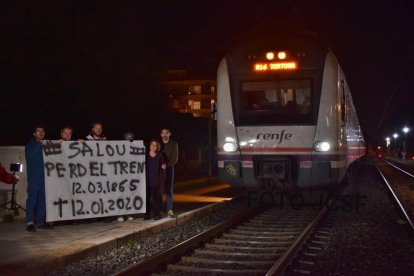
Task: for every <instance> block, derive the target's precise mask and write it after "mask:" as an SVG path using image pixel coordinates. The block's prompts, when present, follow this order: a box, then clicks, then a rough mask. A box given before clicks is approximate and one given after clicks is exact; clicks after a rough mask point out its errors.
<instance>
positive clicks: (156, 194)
mask: <svg viewBox="0 0 414 276" xmlns="http://www.w3.org/2000/svg"><path fill="white" fill-rule="evenodd" d="M160 148H161V145H160V142H158V141H157V140H155V139H153V140H151V141H150V144H149V152H148V155H147V159H146V177H147V180H146V183H147V187H146V188H147V211H146V214H145V216H144V220H148V219H150V215H151V211H152V212H153V214H154V220H159V219H160V218H161V215H160V211H161V206H162V194H163V187H164V184H165V170H166V168H167V165H166V163H165V162H164V157H163V155H162V154H161V153H160Z"/></svg>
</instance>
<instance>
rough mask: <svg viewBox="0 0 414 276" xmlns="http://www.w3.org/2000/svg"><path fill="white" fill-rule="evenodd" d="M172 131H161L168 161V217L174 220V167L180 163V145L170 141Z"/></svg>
mask: <svg viewBox="0 0 414 276" xmlns="http://www.w3.org/2000/svg"><path fill="white" fill-rule="evenodd" d="M170 136H171V131H170V130H169V129H168V128H163V129H162V130H161V138H162V153H163V154H164V157H165V159H166V163H167V170H166V181H165V189H166V193H167V210H168V217H169V218H174V217H175V216H174V212H173V194H174V165H175V164H176V163H177V161H178V144H177V142H175V141H173V140H171V139H170Z"/></svg>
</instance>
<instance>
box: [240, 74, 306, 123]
mask: <svg viewBox="0 0 414 276" xmlns="http://www.w3.org/2000/svg"><path fill="white" fill-rule="evenodd" d="M240 88H241V95H240V96H241V97H240V100H241V105H240V116H239V119H240V123H242V124H244V123H249V122H248V121H250V120H252V118H254V120H255V122H256V123H257V122H258V121H257V120H256V119H259V122H263V123H264V124H269V123H270V124H273V123H292V122H295V120H298V121H297V123H300V122H301V121H304V120H305V121H306V120H308V119H306V118H307V117H311V116H310V113H311V98H312V95H311V81H310V80H279V81H248V82H242V83H241V87H240Z"/></svg>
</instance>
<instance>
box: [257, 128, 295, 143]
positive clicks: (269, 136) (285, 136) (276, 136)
mask: <svg viewBox="0 0 414 276" xmlns="http://www.w3.org/2000/svg"><path fill="white" fill-rule="evenodd" d="M285 130H286V129H284V130H282V132H280V133H258V134H257V136H256V139H257V140H259V139H260V138H261V139H263V140H279V143H278V144H280V143H282V141H283V140H290V138H292V136H293V134H292V133H285ZM260 136H261V137H260Z"/></svg>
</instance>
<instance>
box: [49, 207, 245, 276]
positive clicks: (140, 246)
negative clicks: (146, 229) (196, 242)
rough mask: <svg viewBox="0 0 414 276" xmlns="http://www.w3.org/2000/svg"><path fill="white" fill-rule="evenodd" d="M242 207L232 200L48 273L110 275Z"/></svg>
mask: <svg viewBox="0 0 414 276" xmlns="http://www.w3.org/2000/svg"><path fill="white" fill-rule="evenodd" d="M243 209H244V205H243V204H242V203H240V202H236V201H232V202H230V203H229V205H228V208H225V209H223V210H220V211H218V212H216V213H214V214H211V215H209V216H207V217H204V218H201V219H197V220H193V221H189V222H186V223H183V224H181V225H179V226H177V227H175V228H171V229H168V230H166V231H163V232H161V233H158V234H153V235H150V236H148V237H146V238H144V239H139V240H131V241H130V242H128V243H127V245H125V246H122V247H120V248H117V249H113V250H110V251H108V252H106V253H104V254H102V255H99V256H97V257H93V258H88V259H86V260H82V261H79V262H77V263H73V264H71V265H69V266H67V267H66V268H65V269H64V270H61V271H55V272H53V273H51V274H50V275H111V274H113V273H115V272H117V271H120V270H122V269H124V268H126V267H128V266H130V265H131V264H135V263H137V262H139V261H141V260H144V259H146V258H148V257H150V256H152V255H155V254H156V253H158V252H161V251H164V250H166V249H168V248H170V247H172V246H174V245H176V244H178V243H180V242H182V241H184V240H186V239H188V238H190V237H192V236H195V235H197V234H199V233H200V232H202V231H204V230H206V229H207V228H209V227H211V226H214V225H216V224H217V223H220V222H223V221H224V220H226V219H228V218H229V217H232V216H234V215H235V214H237V213H239V212H240V211H242V210H243Z"/></svg>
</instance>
